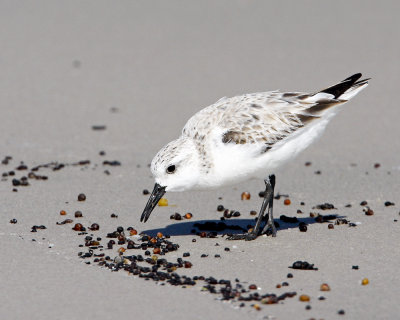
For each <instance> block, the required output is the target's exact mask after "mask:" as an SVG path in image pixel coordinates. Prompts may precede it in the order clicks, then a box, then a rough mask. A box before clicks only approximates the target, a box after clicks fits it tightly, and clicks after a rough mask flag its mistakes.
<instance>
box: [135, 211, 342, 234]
mask: <svg viewBox="0 0 400 320" xmlns="http://www.w3.org/2000/svg"><path fill="white" fill-rule="evenodd" d="M334 216H335V218H334V219H338V218H340V219H343V218H345V216H339V215H334ZM296 218H297V220H298V221H296V222H294V223H290V222H284V221H282V220H280V219H274V222H275V225H276V222H277V223H278V224H279V227H277V230H278V231H279V230H286V229H296V228H298V227H299V224H300V223H302V222H303V223H305V224H306V225H312V224H315V223H332V222H333V220H334V219H330V220H332V221H330V220H328V221H324V222H318V221H316V220H315V218H311V217H305V218H299V217H296ZM254 225H255V219H232V218H231V219H226V220H197V221H182V222H180V221H177V222H176V223H172V224H169V225H167V226H165V227H164V228H156V229H147V230H143V233H145V234H147V235H150V236H156V234H157V233H158V232H161V233H162V234H164V235H170V236H188V235H193V234H197V233H198V232H201V231H206V232H207V231H211V232H214V233H215V234H217V235H222V234H228V233H229V234H241V233H246V232H247V230H248V229H249V226H254Z"/></svg>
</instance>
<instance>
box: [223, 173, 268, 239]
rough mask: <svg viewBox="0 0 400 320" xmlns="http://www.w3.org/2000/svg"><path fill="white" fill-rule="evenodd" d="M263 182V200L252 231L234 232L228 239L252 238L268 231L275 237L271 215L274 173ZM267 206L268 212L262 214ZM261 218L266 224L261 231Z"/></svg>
mask: <svg viewBox="0 0 400 320" xmlns="http://www.w3.org/2000/svg"><path fill="white" fill-rule="evenodd" d="M264 182H265V194H264V200H263V203H262V205H261V209H260V213H259V214H258V218H257V223H256V225H255V227H254V228H253V230H252V231H250V232H248V233H246V234H234V235H232V236H230V237H228V238H227V239H228V240H247V241H250V240H254V239H256V238H257V237H258V236H259V235H261V234H264V233H266V234H268V233H269V232H270V234H271V235H272V236H273V237H276V228H275V225H274V220H273V217H272V207H273V202H274V188H275V175H274V174H272V175H270V176H269V178H268V179H265V180H264ZM267 207H268V212H267V215H266V216H264V213H265V210H266V209H267ZM263 220H266V224H265V227H264V228H263V230H262V232H259V231H260V226H261V222H262V221H263ZM269 230H271V231H269Z"/></svg>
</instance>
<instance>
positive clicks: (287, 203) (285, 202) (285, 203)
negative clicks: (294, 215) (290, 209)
mask: <svg viewBox="0 0 400 320" xmlns="http://www.w3.org/2000/svg"><path fill="white" fill-rule="evenodd" d="M291 203H292V202H291V201H290V199H285V200H284V201H283V204H284V205H285V206H288V205H290V204H291Z"/></svg>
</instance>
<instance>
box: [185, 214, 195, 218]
mask: <svg viewBox="0 0 400 320" xmlns="http://www.w3.org/2000/svg"><path fill="white" fill-rule="evenodd" d="M192 217H193V215H192V214H191V213H190V212H188V213H186V214H185V219H192Z"/></svg>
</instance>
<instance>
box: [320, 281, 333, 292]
mask: <svg viewBox="0 0 400 320" xmlns="http://www.w3.org/2000/svg"><path fill="white" fill-rule="evenodd" d="M320 290H321V291H331V288H330V287H329V285H328V284H327V283H323V284H321V286H320Z"/></svg>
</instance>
